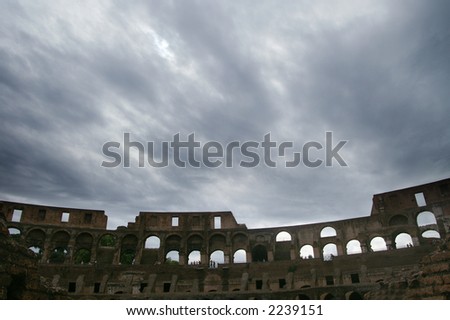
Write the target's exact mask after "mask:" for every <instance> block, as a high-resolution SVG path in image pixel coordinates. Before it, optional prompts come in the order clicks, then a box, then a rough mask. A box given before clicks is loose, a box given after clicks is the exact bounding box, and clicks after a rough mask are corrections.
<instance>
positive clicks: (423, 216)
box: [417, 211, 437, 227]
mask: <svg viewBox="0 0 450 320" xmlns="http://www.w3.org/2000/svg"><path fill="white" fill-rule="evenodd" d="M433 224H437V222H436V217H435V216H434V214H433V212H430V211H423V212H421V213H419V214H418V215H417V225H418V226H419V227H423V226H428V225H433Z"/></svg>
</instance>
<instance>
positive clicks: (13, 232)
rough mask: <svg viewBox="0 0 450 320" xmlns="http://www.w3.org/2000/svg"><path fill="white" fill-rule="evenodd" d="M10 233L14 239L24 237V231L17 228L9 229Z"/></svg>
mask: <svg viewBox="0 0 450 320" xmlns="http://www.w3.org/2000/svg"><path fill="white" fill-rule="evenodd" d="M8 233H9V235H10V236H11V237H12V238H20V237H21V236H22V230H20V229H19V228H16V227H9V228H8Z"/></svg>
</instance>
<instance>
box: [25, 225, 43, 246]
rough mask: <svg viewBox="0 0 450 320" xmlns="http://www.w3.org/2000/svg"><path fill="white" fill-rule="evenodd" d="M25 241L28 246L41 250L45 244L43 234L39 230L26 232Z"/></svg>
mask: <svg viewBox="0 0 450 320" xmlns="http://www.w3.org/2000/svg"><path fill="white" fill-rule="evenodd" d="M26 241H27V244H28V245H29V246H36V247H40V248H43V247H44V242H45V232H44V231H42V230H41V229H33V230H31V231H29V232H28V234H27V236H26Z"/></svg>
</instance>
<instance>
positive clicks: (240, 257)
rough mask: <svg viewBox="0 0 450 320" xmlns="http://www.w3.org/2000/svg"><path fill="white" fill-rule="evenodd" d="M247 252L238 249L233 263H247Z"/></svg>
mask: <svg viewBox="0 0 450 320" xmlns="http://www.w3.org/2000/svg"><path fill="white" fill-rule="evenodd" d="M246 262H247V251H245V249H238V250H236V251H235V252H234V254H233V263H246Z"/></svg>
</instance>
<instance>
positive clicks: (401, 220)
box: [389, 214, 408, 226]
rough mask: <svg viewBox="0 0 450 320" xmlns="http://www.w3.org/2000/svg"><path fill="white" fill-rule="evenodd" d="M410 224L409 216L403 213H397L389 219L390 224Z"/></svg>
mask: <svg viewBox="0 0 450 320" xmlns="http://www.w3.org/2000/svg"><path fill="white" fill-rule="evenodd" d="M406 224H408V218H407V217H405V216H404V215H402V214H396V215H395V216H393V217H391V218H390V219H389V226H401V225H406Z"/></svg>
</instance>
